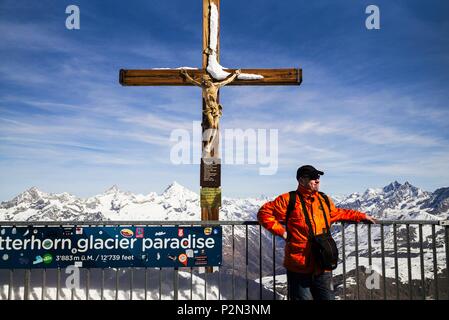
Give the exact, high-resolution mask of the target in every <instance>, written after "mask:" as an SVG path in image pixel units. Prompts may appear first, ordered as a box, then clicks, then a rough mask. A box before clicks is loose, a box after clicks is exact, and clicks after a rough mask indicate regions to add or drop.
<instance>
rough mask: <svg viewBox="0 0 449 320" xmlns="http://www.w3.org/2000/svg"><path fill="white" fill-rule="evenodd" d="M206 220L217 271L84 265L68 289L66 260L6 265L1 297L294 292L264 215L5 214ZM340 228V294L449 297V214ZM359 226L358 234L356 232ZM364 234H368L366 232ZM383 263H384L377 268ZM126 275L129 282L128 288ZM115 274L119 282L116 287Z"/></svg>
mask: <svg viewBox="0 0 449 320" xmlns="http://www.w3.org/2000/svg"><path fill="white" fill-rule="evenodd" d="M206 225H207V226H214V225H220V226H222V227H223V263H222V265H221V267H219V268H218V267H216V268H214V269H215V270H214V272H207V270H206V269H205V268H204V267H203V268H189V267H187V268H179V269H177V268H175V269H166V268H165V269H162V268H113V269H112V268H100V269H82V271H83V276H84V277H83V278H84V280H83V281H82V282H83V285H84V287H83V288H78V289H70V290H67V288H64V287H62V286H61V283H62V273H63V272H62V271H63V270H61V269H60V268H58V269H33V270H31V269H25V270H20V269H9V270H1V277H0V281H1V282H0V300H1V299H24V300H26V299H37V300H46V299H55V300H60V299H64V300H66V299H69V300H74V299H86V300H90V299H100V300H104V299H116V300H117V299H130V300H133V299H139V300H149V299H186V300H189V299H191V300H194V299H204V300H208V299H218V300H222V299H225V300H228V299H232V300H234V299H238V300H240V299H242V300H244V299H252V300H254V299H273V300H275V299H286V296H287V285H286V278H285V270H284V269H283V267H282V260H283V257H282V256H283V247H284V242H283V240H281V239H276V237H274V236H273V235H271V234H269V233H268V232H267V231H266V230H265V229H263V228H261V226H260V225H259V224H258V222H257V221H107V222H0V228H1V227H5V226H15V227H21V226H41V227H42V226H44V227H45V226H63V227H68V226H77V227H78V226H80V227H83V226H206ZM333 228H335V229H333V234H334V237H335V239H336V241H337V244H338V246H339V249H340V258H341V260H340V263H339V267H338V268H337V269H336V270H335V271H334V274H333V282H334V288H335V293H336V296H337V298H338V299H449V277H448V269H449V268H448V266H449V259H448V258H449V249H448V248H449V225H448V221H416V220H410V221H396V220H382V221H379V223H378V224H375V225H370V224H368V225H363V224H362V225H358V224H352V223H343V222H342V223H336V224H334V226H333ZM429 228H430V229H429ZM362 229H363V230H362ZM361 230H362V232H361ZM351 232H352V234H353V236H352V237H349V238H348V234H349V233H351ZM416 232H418V236H416ZM360 234H364V235H366V237H364V238H362V239H359V238H360ZM385 238H387V241H386V239H385ZM412 249H413V252H412ZM0 256H1V253H0ZM0 258H1V257H0ZM412 260H413V262H412ZM415 261H418V263H417V264H418V266H417V265H416V264H415ZM387 262H390V263H389V264H387ZM404 262H406V267H404V266H403V263H404ZM376 263H377V266H379V264H380V268H377V269H378V270H374V271H373V270H371V269H372V267H373V268H374V266H376ZM387 267H388V268H387ZM368 268H369V269H370V273H369V274H368V273H367V272H366V270H367V269H368ZM374 269H376V268H374ZM392 269H393V270H392ZM405 269H406V275H404V270H405ZM415 269H419V277H418V276H417V275H416V272H415V273H413V270H415ZM415 271H416V270H415ZM21 273H23V274H21ZM155 275H156V276H155ZM414 276H415V277H414ZM167 277H168V278H169V279H168V280H167ZM126 278H127V279H126ZM155 278H156V279H155ZM372 278H375V279H377V280H378V286H377V287H376V286H374V287H373V286H370V287H368V285H367V283H368V282H369V280H372ZM51 279H52V280H53V281H50V280H51ZM124 280H126V282H127V284H126V286H125V288H122V284H123V282H124ZM151 280H153V281H151ZM33 281H34V285H33V284H32V282H33ZM107 282H109V283H111V282H112V283H113V285H112V288H111V289H109V290H108V288H107ZM16 283H18V285H16ZM374 283H375V281H374ZM375 284H376V283H375ZM49 291H50V292H49ZM164 291H168V293H167V292H164Z"/></svg>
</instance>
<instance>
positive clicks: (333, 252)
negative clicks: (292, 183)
mask: <svg viewBox="0 0 449 320" xmlns="http://www.w3.org/2000/svg"><path fill="white" fill-rule="evenodd" d="M296 194H298V196H299V199H300V200H301V205H302V210H303V214H304V217H305V219H306V223H307V226H308V227H309V240H310V242H311V244H312V253H313V255H314V257H315V260H316V262H317V263H318V264H319V265H320V266H321V267H322V268H323V269H325V270H329V269H330V270H334V269H335V268H337V264H338V249H337V244H336V243H335V240H334V239H333V238H332V235H331V233H330V228H329V223H328V222H327V217H326V214H325V212H324V206H323V203H322V201H321V198H320V197H319V196H318V200H319V201H320V205H321V207H322V208H323V216H324V221H325V223H326V232H324V233H322V234H319V235H315V234H314V233H313V228H312V224H311V222H310V218H309V213H308V211H307V207H306V204H305V203H304V199H303V197H302V195H301V194H300V193H297V192H296V191H291V192H290V200H289V204H288V209H287V214H286V218H285V225H286V228H287V223H288V218H289V216H290V213H291V211H293V209H294V206H295V203H296ZM320 194H321V195H322V196H323V198H324V200H325V201H326V205H327V208H328V209H329V210H330V204H329V199H328V198H327V196H326V195H325V194H324V193H322V192H320ZM312 214H313V212H312ZM287 235H288V232H287ZM288 238H289V237H287V239H288Z"/></svg>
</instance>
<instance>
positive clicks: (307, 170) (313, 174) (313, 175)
mask: <svg viewBox="0 0 449 320" xmlns="http://www.w3.org/2000/svg"><path fill="white" fill-rule="evenodd" d="M323 174H324V172H323V171H320V170H317V169H315V167H313V166H311V165H305V166H302V167H299V168H298V171H296V180H299V178H300V177H306V178H310V179H318V178H319V177H320V176H322V175H323Z"/></svg>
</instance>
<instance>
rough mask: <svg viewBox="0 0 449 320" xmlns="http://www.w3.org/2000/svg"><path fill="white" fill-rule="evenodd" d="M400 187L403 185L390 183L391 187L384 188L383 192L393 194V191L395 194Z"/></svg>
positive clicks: (395, 182)
mask: <svg viewBox="0 0 449 320" xmlns="http://www.w3.org/2000/svg"><path fill="white" fill-rule="evenodd" d="M400 186H401V184H400V183H399V182H397V181H394V182H392V183H390V184H389V185H387V186H385V187H383V189H382V191H383V192H384V193H389V192H392V191H393V192H394V191H396V190H397V189H399V187H400Z"/></svg>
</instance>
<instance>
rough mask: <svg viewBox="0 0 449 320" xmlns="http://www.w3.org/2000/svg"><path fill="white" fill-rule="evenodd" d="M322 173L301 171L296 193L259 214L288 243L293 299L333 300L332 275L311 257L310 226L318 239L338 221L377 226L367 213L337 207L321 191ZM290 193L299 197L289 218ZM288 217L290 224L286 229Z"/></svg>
mask: <svg viewBox="0 0 449 320" xmlns="http://www.w3.org/2000/svg"><path fill="white" fill-rule="evenodd" d="M323 174H324V172H322V171H319V170H317V169H315V168H314V167H313V166H311V165H306V166H302V167H300V168H298V171H297V172H296V180H298V189H297V190H296V194H295V193H294V192H292V193H284V194H282V195H280V196H278V197H277V198H276V199H274V200H273V201H270V202H267V203H265V204H264V205H263V206H262V207H261V208H260V209H259V212H258V214H257V218H258V220H259V222H260V224H261V225H262V226H263V227H264V228H266V229H267V230H268V231H270V232H271V233H273V234H274V235H277V236H280V237H282V238H284V239H285V240H286V245H285V256H284V266H285V268H286V269H287V281H288V289H289V299H290V300H312V299H315V300H332V299H334V295H333V292H332V289H331V279H332V274H331V272H330V270H325V269H324V268H323V267H322V266H321V265H320V263H318V261H316V256H315V255H314V254H312V251H311V250H312V243H311V234H312V232H310V231H311V230H310V228H309V226H311V229H312V231H313V236H319V235H322V234H324V233H326V232H328V231H329V226H330V224H332V223H333V222H336V221H354V222H362V221H363V222H367V223H376V220H375V219H374V218H372V217H370V216H368V215H366V214H365V213H362V212H359V211H355V210H349V209H342V208H337V207H335V205H334V203H333V202H332V200H331V199H330V198H328V197H327V196H326V195H325V194H324V193H321V192H319V187H320V176H321V175H323ZM290 194H293V195H296V199H294V200H293V201H292V202H290V203H291V204H290V212H289V214H288V215H287V211H288V208H289V200H290ZM298 198H299V200H300V201H299V200H297V199H298ZM304 211H306V212H304ZM305 214H307V216H305ZM286 217H287V220H288V221H287V225H286V226H284V225H283V223H285V221H286Z"/></svg>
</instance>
